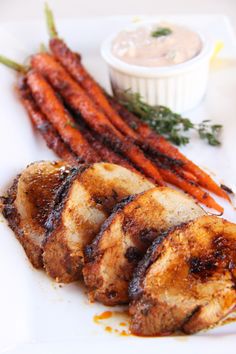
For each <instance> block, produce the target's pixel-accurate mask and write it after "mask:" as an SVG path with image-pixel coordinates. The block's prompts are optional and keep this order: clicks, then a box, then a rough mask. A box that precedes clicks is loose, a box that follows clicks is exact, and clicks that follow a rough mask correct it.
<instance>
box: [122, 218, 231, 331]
mask: <svg viewBox="0 0 236 354" xmlns="http://www.w3.org/2000/svg"><path fill="white" fill-rule="evenodd" d="M129 293H130V298H131V299H132V302H131V305H130V314H131V315H132V320H131V332H132V333H133V334H136V335H141V336H156V335H168V334H171V333H173V332H175V331H179V330H181V331H183V332H185V333H188V334H190V333H195V332H197V331H200V330H202V329H206V328H208V327H209V326H212V325H215V324H216V323H217V322H218V321H219V320H221V319H222V318H224V317H225V316H226V315H227V314H229V313H230V312H231V311H232V310H233V309H234V308H235V306H236V225H235V224H232V223H230V222H228V221H226V220H223V219H221V218H217V217H214V216H202V217H200V218H198V219H196V220H194V221H191V222H189V223H187V224H183V225H181V226H179V227H177V228H175V229H173V230H172V231H170V232H169V233H167V234H166V235H162V236H160V237H159V238H157V239H156V240H155V241H154V243H153V245H152V246H151V247H150V248H149V250H148V252H147V254H146V256H145V258H144V259H143V260H142V261H141V262H140V264H139V266H138V268H137V269H136V271H135V274H134V276H133V279H132V281H131V284H130V288H129Z"/></svg>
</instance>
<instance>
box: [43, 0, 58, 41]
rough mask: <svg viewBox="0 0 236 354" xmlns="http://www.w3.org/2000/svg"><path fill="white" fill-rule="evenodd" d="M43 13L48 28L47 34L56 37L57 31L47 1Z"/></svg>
mask: <svg viewBox="0 0 236 354" xmlns="http://www.w3.org/2000/svg"><path fill="white" fill-rule="evenodd" d="M44 13H45V17H46V22H47V29H48V34H49V36H50V38H57V37H58V33H57V29H56V25H55V21H54V16H53V12H52V10H51V9H50V7H49V6H48V4H47V3H45V8H44Z"/></svg>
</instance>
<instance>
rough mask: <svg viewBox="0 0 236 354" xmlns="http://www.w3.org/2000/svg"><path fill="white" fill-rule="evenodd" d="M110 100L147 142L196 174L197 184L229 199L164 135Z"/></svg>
mask: <svg viewBox="0 0 236 354" xmlns="http://www.w3.org/2000/svg"><path fill="white" fill-rule="evenodd" d="M110 102H111V103H112V105H113V107H115V108H116V109H117V110H118V112H119V113H120V115H121V116H122V117H123V119H124V120H125V121H126V122H127V123H128V124H129V125H130V126H132V127H133V128H134V129H135V131H136V132H138V133H139V134H140V135H141V136H142V137H143V138H144V139H145V140H146V141H147V143H148V144H149V145H150V146H152V147H153V148H155V149H157V150H158V151H160V152H161V153H163V154H166V155H167V156H169V157H171V158H173V159H176V160H179V161H181V162H182V164H183V168H184V169H185V170H187V171H189V172H190V173H192V174H193V175H195V176H196V178H197V180H198V182H199V184H200V185H201V186H202V187H204V188H206V189H208V190H209V191H211V192H213V193H215V194H216V195H218V196H220V197H223V198H225V199H227V200H230V198H229V196H228V195H227V193H226V192H225V191H223V190H222V189H221V188H220V187H219V186H218V185H217V183H216V182H214V181H213V179H212V178H211V177H210V176H209V175H208V174H207V173H206V172H204V171H203V170H201V169H200V168H199V167H198V166H197V165H196V164H194V163H193V162H192V161H191V160H189V159H188V158H187V157H186V156H184V155H183V154H182V153H181V152H180V151H179V150H178V149H177V148H175V147H174V146H173V145H171V144H170V143H169V142H168V141H167V140H166V139H165V138H164V137H162V136H161V135H159V134H157V133H155V132H154V131H153V130H152V129H151V128H150V127H149V126H148V125H147V124H145V123H144V122H142V121H141V120H140V119H139V118H138V117H136V116H135V115H134V114H132V113H131V112H129V111H128V110H127V109H126V108H125V107H123V106H122V105H120V104H119V103H118V102H116V101H115V100H114V99H112V98H110Z"/></svg>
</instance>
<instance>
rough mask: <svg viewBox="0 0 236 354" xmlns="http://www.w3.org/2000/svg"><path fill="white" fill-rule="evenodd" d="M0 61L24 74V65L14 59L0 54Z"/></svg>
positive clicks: (25, 69)
mask: <svg viewBox="0 0 236 354" xmlns="http://www.w3.org/2000/svg"><path fill="white" fill-rule="evenodd" d="M0 63H1V64H3V65H5V66H7V67H8V68H10V69H13V70H15V71H17V72H19V73H22V74H25V73H26V72H27V71H28V68H27V67H26V66H24V65H22V64H19V63H17V62H16V61H14V60H12V59H9V58H7V57H5V56H4V55H0Z"/></svg>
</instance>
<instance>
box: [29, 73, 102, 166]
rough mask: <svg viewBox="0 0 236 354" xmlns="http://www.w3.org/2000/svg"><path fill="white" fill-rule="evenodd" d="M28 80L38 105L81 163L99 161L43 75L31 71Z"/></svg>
mask: <svg viewBox="0 0 236 354" xmlns="http://www.w3.org/2000/svg"><path fill="white" fill-rule="evenodd" d="M26 78H27V84H28V86H29V88H30V90H31V92H32V95H33V97H34V99H35V101H36V103H37V105H38V106H39V108H40V109H41V111H42V112H43V113H44V114H45V116H46V117H47V119H48V120H49V121H50V122H51V124H52V125H53V126H54V128H55V129H56V130H57V132H58V133H59V134H60V136H61V137H62V138H63V140H64V142H65V143H66V144H68V145H70V147H71V150H72V151H73V152H74V153H75V154H76V155H77V156H78V159H80V162H85V161H86V162H97V161H99V160H100V157H99V155H98V154H97V153H96V152H95V150H93V149H92V148H91V147H90V145H89V144H88V142H87V141H86V139H85V138H84V137H83V136H82V134H81V133H80V132H79V131H78V130H77V129H76V128H75V127H74V120H73V118H72V117H71V116H70V115H69V113H68V112H67V111H66V110H65V108H64V106H63V104H62V103H61V102H60V101H59V99H58V97H57V96H56V94H55V93H54V91H53V89H52V88H51V86H50V85H49V84H48V83H47V82H46V80H45V79H44V78H43V77H42V76H41V74H39V73H38V72H36V71H34V70H30V71H29V72H28V73H27V75H26Z"/></svg>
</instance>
